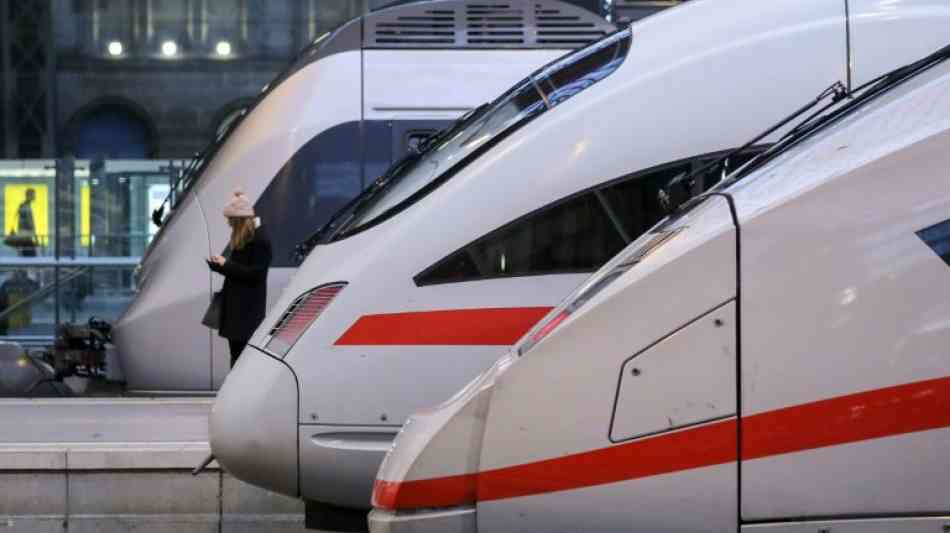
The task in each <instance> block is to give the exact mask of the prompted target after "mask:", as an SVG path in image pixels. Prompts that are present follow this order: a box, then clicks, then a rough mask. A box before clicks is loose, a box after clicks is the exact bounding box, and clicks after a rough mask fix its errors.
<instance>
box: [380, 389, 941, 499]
mask: <svg viewBox="0 0 950 533" xmlns="http://www.w3.org/2000/svg"><path fill="white" fill-rule="evenodd" d="M946 427H950V377H945V378H939V379H933V380H927V381H920V382H916V383H910V384H906V385H899V386H895V387H888V388H884V389H878V390H872V391H866V392H860V393H856V394H850V395H847V396H841V397H838V398H832V399H829V400H822V401H818V402H813V403H808V404H803V405H798V406H794V407H787V408H783V409H778V410H775V411H768V412H765V413H760V414H756V415H752V416H747V417H743V419H742V449H743V457H744V459H746V460H751V459H759V458H763V457H770V456H775V455H782V454H787V453H793V452H798V451H803V450H812V449H816V448H823V447H827V446H836V445H841V444H847V443H852V442H859V441H864V440H870V439H877V438H881V437H889V436H895V435H901V434H905V433H913V432H918V431H926V430H931V429H938V428H946ZM736 438H737V422H736V420H735V419H732V420H726V421H722V422H715V423H712V424H708V425H705V426H699V427H695V428H691V429H686V430H683V431H678V432H673V433H667V434H664V435H658V436H656V437H649V438H645V439H641V440H637V441H633V442H629V443H626V444H620V445H616V446H611V447H608V448H602V449H599V450H593V451H590V452H583V453H578V454H574V455H568V456H565V457H558V458H555V459H548V460H544V461H538V462H534V463H527V464H523V465H517V466H511V467H506V468H499V469H496V470H488V471H485V472H479V473H475V474H466V475H459V476H450V477H444V478H434V479H423V480H418V481H406V482H401V483H400V482H391V481H385V480H377V481H376V486H375V487H374V494H373V501H374V504H375V505H376V506H378V507H382V508H385V509H390V510H396V509H418V508H422V507H450V506H457V505H465V504H471V503H474V502H476V501H490V500H499V499H505V498H514V497H518V496H530V495H536V494H545V493H549V492H556V491H563V490H572V489H579V488H583V487H590V486H595V485H603V484H607V483H616V482H619V481H628V480H633V479H638V478H643V477H649V476H655V475H660V474H668V473H673V472H679V471H683V470H689V469H693V468H701V467H704V466H713V465H718V464H724V463H729V462H734V461H736V458H737V450H736Z"/></svg>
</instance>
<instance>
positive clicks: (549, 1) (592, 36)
mask: <svg viewBox="0 0 950 533" xmlns="http://www.w3.org/2000/svg"><path fill="white" fill-rule="evenodd" d="M613 30H614V26H613V25H611V24H610V23H608V22H607V21H605V20H604V19H602V18H600V17H598V16H596V15H595V14H593V13H591V12H589V11H587V10H584V9H581V8H579V7H576V6H573V5H570V4H565V3H563V2H560V1H555V0H544V1H539V0H507V1H500V0H495V1H491V0H481V1H478V0H468V1H465V0H433V1H431V2H421V3H418V4H408V5H403V6H399V7H394V8H391V9H387V10H383V11H380V12H377V13H373V14H371V15H369V16H367V17H366V20H365V31H364V46H365V47H366V48H559V49H573V48H577V47H580V46H583V45H586V44H588V43H590V42H592V41H595V40H597V39H599V38H601V37H603V36H604V35H607V34H608V33H610V32H612V31H613Z"/></svg>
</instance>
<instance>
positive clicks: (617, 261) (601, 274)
mask: <svg viewBox="0 0 950 533" xmlns="http://www.w3.org/2000/svg"><path fill="white" fill-rule="evenodd" d="M661 227H662V226H661ZM684 228H685V226H680V227H677V228H674V229H670V230H666V231H664V230H661V231H654V232H651V233H647V234H646V235H644V236H643V237H641V238H640V239H637V241H636V242H634V243H633V244H631V245H630V247H629V248H628V249H627V250H625V251H622V252H620V253H619V254H617V256H616V257H614V258H613V259H611V260H610V262H608V263H607V264H606V265H604V267H603V268H601V269H600V271H598V272H597V273H596V274H594V275H593V276H592V277H591V278H590V279H589V280H587V282H586V283H584V284H583V285H581V286H580V287H578V288H577V290H575V291H574V292H573V293H572V294H571V295H570V296H568V297H567V298H566V299H565V300H564V302H563V303H562V304H561V305H559V306H558V307H556V308H555V309H554V310H553V311H551V312H550V313H548V315H547V316H546V317H545V318H544V319H542V320H541V321H540V322H538V323H537V324H536V325H535V326H534V328H532V329H531V331H529V332H528V334H527V335H525V336H524V338H522V340H521V342H519V343H518V344H517V353H518V355H524V354H525V353H527V351H528V350H530V349H531V348H534V346H535V345H536V344H538V343H539V342H541V341H542V340H544V338H545V337H547V336H548V335H549V334H550V333H551V332H552V331H554V330H555V329H557V327H558V326H559V325H561V323H562V322H564V321H565V320H567V319H568V317H570V316H571V313H573V312H574V311H576V310H577V309H579V308H580V307H581V306H583V305H584V304H585V303H587V302H588V301H589V300H590V299H591V298H593V297H594V296H595V295H596V294H597V293H599V292H600V291H602V290H604V288H606V287H607V286H608V285H610V284H611V283H613V282H614V281H616V279H617V278H619V277H620V276H622V275H623V274H625V273H626V272H628V271H629V270H630V269H631V268H633V267H634V266H635V265H636V264H637V263H639V262H640V261H643V260H644V259H645V258H646V257H647V256H648V255H650V254H652V253H653V252H655V251H657V250H658V249H660V247H661V246H663V245H664V244H666V243H667V242H669V241H670V239H672V238H673V237H674V236H676V234H677V233H679V232H680V231H682V230H683V229H684Z"/></svg>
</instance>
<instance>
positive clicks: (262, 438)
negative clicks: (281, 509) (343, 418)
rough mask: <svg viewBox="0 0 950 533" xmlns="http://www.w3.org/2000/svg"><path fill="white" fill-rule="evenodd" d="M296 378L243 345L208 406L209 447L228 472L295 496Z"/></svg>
mask: <svg viewBox="0 0 950 533" xmlns="http://www.w3.org/2000/svg"><path fill="white" fill-rule="evenodd" d="M297 395H298V392H297V380H296V378H295V377H294V374H293V372H291V370H290V368H288V367H287V366H286V365H284V364H283V363H282V362H280V361H278V360H277V359H274V358H272V357H270V356H267V355H265V354H263V353H261V352H260V351H258V350H257V349H256V348H253V347H251V346H248V347H247V349H245V350H244V353H243V354H241V358H240V359H239V360H238V364H237V365H236V366H235V367H234V369H232V370H231V374H229V375H228V378H227V380H225V382H224V385H223V386H222V387H221V390H220V391H219V392H218V397H217V400H215V403H214V407H213V408H212V410H211V417H210V419H209V423H208V426H209V428H208V429H209V433H210V436H211V451H212V453H214V455H215V457H216V458H217V460H218V463H220V464H221V466H223V467H224V468H225V469H226V470H227V471H228V472H229V473H231V474H232V475H233V476H234V477H236V478H238V479H240V480H242V481H246V482H248V483H251V484H253V485H257V486H259V487H263V488H266V489H269V490H272V491H275V492H279V493H282V494H286V495H288V496H294V497H297V496H298V495H299V487H298V486H297V467H298V465H297Z"/></svg>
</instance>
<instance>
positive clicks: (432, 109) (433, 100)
mask: <svg viewBox="0 0 950 533" xmlns="http://www.w3.org/2000/svg"><path fill="white" fill-rule="evenodd" d="M513 5H514V6H515V7H518V8H520V9H521V10H522V11H523V14H522V19H524V25H525V28H527V29H525V28H523V29H522V31H528V30H531V31H535V32H538V33H541V34H544V33H545V31H547V30H545V27H544V24H546V23H545V22H544V21H543V20H539V17H540V15H538V14H537V13H538V12H542V11H548V12H553V13H554V15H556V16H558V17H561V18H562V19H567V20H571V21H573V22H572V23H573V24H575V25H577V26H580V27H581V29H580V30H578V29H577V28H568V29H567V31H565V32H562V34H560V35H554V36H550V37H548V38H547V39H544V40H543V42H539V39H534V40H531V41H530V42H525V43H521V42H512V41H506V42H501V43H500V44H497V45H493V44H492V42H493V41H492V39H496V38H497V36H494V37H493V36H492V35H485V36H483V37H482V39H481V40H477V39H476V38H475V34H473V33H470V34H469V35H468V37H467V40H465V39H461V38H459V39H453V40H451V41H446V40H445V39H444V38H442V37H441V35H440V34H435V35H427V34H426V32H427V31H428V30H425V29H423V30H420V31H421V33H422V35H421V36H420V35H418V33H420V32H419V31H415V30H413V29H412V28H413V27H414V25H417V24H422V25H425V24H437V25H442V26H447V27H448V28H449V30H452V28H453V27H454V26H457V25H460V24H465V21H466V20H468V19H467V18H466V17H471V16H474V15H472V10H473V9H475V7H477V6H475V7H473V5H472V3H471V2H465V1H463V0H437V1H433V2H424V3H416V4H412V5H406V6H399V7H395V8H390V9H386V10H383V11H380V12H375V13H371V14H369V15H366V16H365V17H360V18H358V19H354V20H353V21H351V22H349V23H347V24H346V25H344V26H343V27H341V28H340V29H338V30H336V31H335V32H334V33H333V34H331V35H329V36H328V37H325V38H323V39H322V40H318V41H317V42H316V43H314V45H313V46H312V47H311V48H309V49H308V50H305V51H304V52H302V53H301V55H300V57H299V58H298V59H297V61H296V62H295V64H294V65H292V66H291V67H290V68H289V70H288V71H287V72H286V73H285V74H284V75H282V76H280V77H278V79H277V80H275V81H274V82H273V83H272V85H273V87H271V88H270V90H269V91H268V92H267V93H265V94H264V95H262V97H261V98H260V100H259V101H258V102H257V103H256V104H255V105H254V106H253V107H252V108H251V109H250V110H249V111H248V112H247V114H246V116H245V117H244V118H243V120H241V121H240V122H239V123H238V125H237V126H236V127H235V129H234V131H233V132H232V133H231V134H230V135H229V136H228V137H227V138H226V139H225V141H224V142H223V144H222V145H221V146H220V147H219V148H218V149H217V150H215V151H214V152H213V153H212V154H211V155H209V156H208V157H207V159H208V161H207V162H206V163H205V164H204V165H203V166H202V167H201V168H200V169H199V175H198V176H197V177H195V178H194V180H193V181H194V182H195V183H194V184H193V186H191V187H189V188H188V189H187V190H186V191H185V192H184V193H183V194H182V195H181V198H180V201H179V202H178V204H177V205H176V206H175V208H174V210H173V212H172V213H171V216H170V217H169V219H168V220H167V221H166V223H165V227H163V228H162V231H161V233H160V234H159V235H158V236H157V238H156V241H155V242H154V243H153V244H152V246H151V248H150V249H149V250H148V251H147V253H146V255H145V257H144V258H143V260H142V263H141V266H140V269H141V274H140V276H139V277H140V279H141V283H140V289H139V293H138V294H137V295H136V298H135V300H134V301H133V302H132V304H131V305H130V307H129V308H128V310H127V311H126V312H125V314H124V315H123V316H122V317H121V318H120V320H119V321H118V324H117V326H116V329H115V339H116V343H117V345H118V349H119V353H120V355H121V357H122V363H123V369H124V371H125V374H126V377H127V381H128V386H129V388H130V389H134V390H162V391H200V390H214V389H217V388H218V387H219V386H220V384H221V383H222V382H223V380H224V377H225V376H226V375H227V372H228V370H229V361H230V357H229V355H228V354H229V352H228V348H227V343H226V342H224V339H221V338H219V337H218V336H217V333H216V332H215V331H212V330H210V329H208V328H206V327H204V326H203V325H202V324H201V317H202V315H203V313H204V311H205V309H206V308H207V306H208V303H209V302H210V298H211V295H212V293H213V292H214V291H215V290H219V289H220V286H221V283H222V278H221V277H220V276H216V275H212V274H211V273H210V272H209V271H208V268H207V266H206V265H205V264H204V261H202V258H204V257H207V256H209V255H214V254H219V253H221V252H222V250H224V248H225V246H226V244H227V240H228V237H229V228H228V226H227V224H226V222H225V220H224V218H223V216H222V215H221V210H222V208H223V205H224V203H225V202H226V201H227V200H228V199H229V197H230V195H231V193H232V192H233V191H234V190H235V189H236V188H242V189H244V191H245V192H246V193H247V195H248V196H249V197H250V198H251V199H252V200H253V201H254V202H255V204H256V205H255V208H256V211H257V214H258V215H259V216H260V218H261V219H262V223H263V227H264V231H266V232H267V233H268V235H269V236H270V238H271V241H272V244H273V247H274V262H273V264H272V268H271V270H270V274H269V279H268V300H269V303H271V304H272V303H273V302H274V301H276V300H277V298H278V296H279V295H280V293H281V290H282V289H283V288H284V287H285V286H286V284H287V282H288V280H289V279H290V277H291V274H292V273H293V272H294V271H295V270H296V264H297V261H296V259H295V258H294V257H293V255H294V251H295V250H294V249H295V246H296V245H297V244H298V243H300V242H301V241H302V240H304V239H305V238H306V237H307V236H308V235H309V234H310V233H311V232H312V231H313V228H314V227H318V226H319V225H321V224H323V223H324V222H325V221H326V220H327V219H329V218H330V216H331V215H332V214H333V213H335V212H336V211H337V210H338V209H339V208H340V207H342V206H343V205H345V203H346V202H347V201H349V200H350V199H352V198H353V197H354V196H356V195H357V194H358V193H359V192H360V190H362V188H363V185H364V183H369V182H370V181H372V180H373V179H374V178H375V177H376V176H377V175H378V174H379V173H381V172H383V171H384V170H385V169H386V168H387V167H388V166H389V165H390V164H391V163H392V161H393V160H394V159H398V158H399V157H401V156H402V155H403V154H404V153H405V151H406V149H407V145H409V144H410V143H412V142H415V141H417V140H418V139H419V138H420V137H421V136H423V135H424V134H427V133H433V132H434V131H436V130H438V129H441V128H443V127H445V126H447V125H448V124H450V123H451V122H452V121H454V120H455V119H456V118H457V117H458V116H459V115H460V114H462V113H464V112H465V111H467V110H469V109H472V108H474V107H476V106H478V105H480V104H481V103H483V102H485V101H486V100H489V99H491V98H492V97H494V96H495V95H497V94H498V93H499V92H500V91H502V90H504V89H505V88H506V87H508V86H510V85H511V84H512V83H514V82H515V81H517V80H519V79H521V78H523V77H524V76H525V74H527V73H529V72H531V71H532V70H534V69H536V68H538V67H540V66H542V65H544V64H546V63H548V62H549V61H551V60H553V59H555V58H557V57H559V56H560V55H562V54H563V53H565V52H566V51H568V50H571V49H573V48H575V47H577V46H578V45H580V44H583V43H584V42H589V41H591V40H593V39H594V38H596V37H597V36H601V35H604V34H606V33H609V32H610V31H612V29H613V28H612V27H611V26H610V25H609V24H608V23H606V22H605V21H603V20H602V19H599V18H598V17H596V16H595V15H593V14H590V13H588V12H586V11H583V10H581V9H580V8H576V7H574V6H571V5H568V4H564V3H562V2H559V1H557V0H543V1H541V2H528V1H527V0H518V1H516V2H514V3H513ZM433 11H434V12H435V14H433ZM475 13H476V15H477V16H482V17H489V18H490V17H495V16H498V15H497V14H492V13H491V12H488V11H484V10H483V11H481V12H479V11H478V10H477V9H476V11H475ZM420 21H421V22H420ZM407 28H408V31H411V32H415V33H406V31H407ZM548 30H549V28H548ZM439 31H442V30H439ZM578 32H581V33H578ZM251 333H252V332H248V335H249V336H250V334H251Z"/></svg>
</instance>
